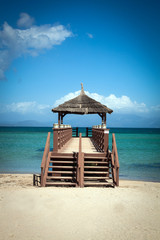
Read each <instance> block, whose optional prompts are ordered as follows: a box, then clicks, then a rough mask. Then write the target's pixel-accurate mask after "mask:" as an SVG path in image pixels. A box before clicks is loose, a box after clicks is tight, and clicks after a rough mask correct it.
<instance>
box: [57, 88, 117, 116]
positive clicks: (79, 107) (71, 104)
mask: <svg viewBox="0 0 160 240" xmlns="http://www.w3.org/2000/svg"><path fill="white" fill-rule="evenodd" d="M81 86H82V87H81V93H80V94H79V95H78V96H77V97H75V98H73V99H71V100H69V101H66V102H64V103H63V104H60V105H59V106H58V107H56V108H53V109H52V112H55V113H63V114H81V115H83V114H100V115H101V114H106V113H109V114H111V113H112V112H113V110H112V109H110V108H108V107H107V106H105V105H103V104H101V103H100V102H97V101H96V100H94V99H93V98H90V97H88V96H87V95H86V94H85V92H84V89H83V84H81Z"/></svg>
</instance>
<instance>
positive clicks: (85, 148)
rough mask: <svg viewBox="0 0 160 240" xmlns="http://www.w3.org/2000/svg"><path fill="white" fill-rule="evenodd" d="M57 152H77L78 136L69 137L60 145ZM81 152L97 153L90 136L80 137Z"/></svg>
mask: <svg viewBox="0 0 160 240" xmlns="http://www.w3.org/2000/svg"><path fill="white" fill-rule="evenodd" d="M58 152H59V153H72V152H79V138H71V139H70V140H69V141H68V142H67V143H66V144H65V146H64V147H62V148H61V149H60V150H59V151H58ZM82 152H84V153H97V154H98V153H99V152H97V150H96V148H95V147H94V145H93V143H92V141H91V139H90V138H82Z"/></svg>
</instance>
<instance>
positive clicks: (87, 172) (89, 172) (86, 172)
mask: <svg viewBox="0 0 160 240" xmlns="http://www.w3.org/2000/svg"><path fill="white" fill-rule="evenodd" d="M84 174H94V175H95V174H109V173H108V172H95V171H94V172H91V171H85V172H84Z"/></svg>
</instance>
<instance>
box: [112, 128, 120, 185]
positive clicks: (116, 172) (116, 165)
mask: <svg viewBox="0 0 160 240" xmlns="http://www.w3.org/2000/svg"><path fill="white" fill-rule="evenodd" d="M110 156H111V164H112V175H113V182H114V184H115V185H116V186H119V160H118V152H117V146H116V139H115V135H114V133H113V134H112V152H111V153H110Z"/></svg>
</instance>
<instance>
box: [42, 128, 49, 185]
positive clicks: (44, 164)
mask: <svg viewBox="0 0 160 240" xmlns="http://www.w3.org/2000/svg"><path fill="white" fill-rule="evenodd" d="M49 150H50V132H49V133H48V136H47V141H46V145H45V149H44V153H43V158H42V163H41V186H42V187H44V186H45V176H44V174H45V171H46V165H47V159H48V157H49Z"/></svg>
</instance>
